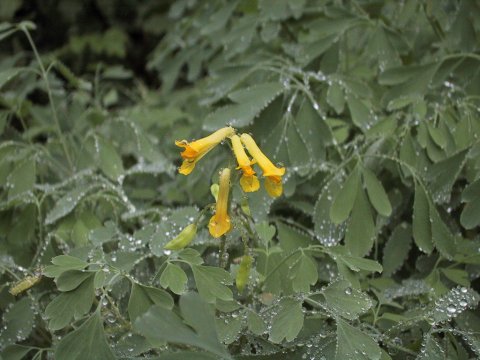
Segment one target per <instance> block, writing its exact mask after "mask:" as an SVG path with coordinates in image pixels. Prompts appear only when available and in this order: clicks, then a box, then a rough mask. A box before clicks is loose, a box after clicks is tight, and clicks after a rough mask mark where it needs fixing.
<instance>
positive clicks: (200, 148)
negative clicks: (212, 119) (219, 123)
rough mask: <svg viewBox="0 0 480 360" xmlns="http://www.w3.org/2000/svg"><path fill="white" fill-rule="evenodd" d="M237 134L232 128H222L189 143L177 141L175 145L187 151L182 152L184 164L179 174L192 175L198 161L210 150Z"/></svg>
mask: <svg viewBox="0 0 480 360" xmlns="http://www.w3.org/2000/svg"><path fill="white" fill-rule="evenodd" d="M234 133H235V130H234V129H233V128H232V127H230V126H227V127H224V128H221V129H219V130H217V131H215V132H214V133H212V134H210V135H208V136H206V137H204V138H201V139H198V140H195V141H192V142H188V141H187V140H181V141H178V140H177V141H175V145H177V146H179V147H183V148H184V149H185V150H183V152H181V155H182V158H183V159H184V160H183V163H182V166H181V167H180V169H179V173H180V174H183V175H188V174H190V173H191V172H192V171H193V169H194V168H195V164H196V163H197V161H198V160H200V159H201V158H202V157H204V156H205V155H206V154H207V153H208V152H209V151H210V150H212V149H213V148H214V147H215V146H217V145H218V144H219V143H220V142H222V141H223V140H225V138H227V137H229V136H232V135H233V134H234Z"/></svg>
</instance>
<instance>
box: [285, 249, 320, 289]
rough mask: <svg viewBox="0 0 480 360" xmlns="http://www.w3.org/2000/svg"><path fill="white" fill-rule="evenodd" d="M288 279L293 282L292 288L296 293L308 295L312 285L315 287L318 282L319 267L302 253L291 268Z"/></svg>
mask: <svg viewBox="0 0 480 360" xmlns="http://www.w3.org/2000/svg"><path fill="white" fill-rule="evenodd" d="M288 277H289V278H290V279H291V280H292V287H293V290H294V291H295V292H303V293H308V292H309V291H310V285H315V284H316V282H317V281H318V270H317V265H316V263H315V261H314V260H313V259H312V258H311V257H310V256H308V255H306V254H305V253H303V252H301V253H300V256H299V257H298V258H297V259H296V260H295V262H294V264H293V265H292V266H291V267H290V271H289V274H288Z"/></svg>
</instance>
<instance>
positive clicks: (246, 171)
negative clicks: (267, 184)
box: [230, 135, 260, 192]
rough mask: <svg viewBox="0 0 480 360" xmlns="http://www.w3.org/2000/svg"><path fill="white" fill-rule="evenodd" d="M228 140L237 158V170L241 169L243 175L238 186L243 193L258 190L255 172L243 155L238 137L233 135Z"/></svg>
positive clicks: (243, 150)
mask: <svg viewBox="0 0 480 360" xmlns="http://www.w3.org/2000/svg"><path fill="white" fill-rule="evenodd" d="M230 140H231V141H232V146H233V152H234V154H235V157H236V158H237V162H238V168H237V169H242V171H243V175H242V177H241V179H240V185H241V186H242V189H243V191H245V192H253V191H257V190H258V189H259V188H260V182H259V181H258V178H257V176H256V175H255V171H253V169H252V162H251V161H250V159H249V158H248V156H247V154H246V153H245V149H244V148H243V145H242V142H241V141H240V138H239V137H238V135H233V136H232V137H231V138H230Z"/></svg>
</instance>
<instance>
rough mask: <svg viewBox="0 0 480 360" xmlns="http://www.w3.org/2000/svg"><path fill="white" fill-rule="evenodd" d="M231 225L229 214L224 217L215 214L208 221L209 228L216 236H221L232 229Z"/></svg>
mask: <svg viewBox="0 0 480 360" xmlns="http://www.w3.org/2000/svg"><path fill="white" fill-rule="evenodd" d="M231 227H232V225H231V223H230V217H229V216H228V215H226V216H223V217H222V216H217V214H215V215H213V216H212V217H211V218H210V221H209V223H208V230H209V231H210V234H211V235H212V236H213V237H214V238H219V237H220V236H222V235H225V234H226V233H227V232H229V231H230V229H231Z"/></svg>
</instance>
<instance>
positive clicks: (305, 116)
mask: <svg viewBox="0 0 480 360" xmlns="http://www.w3.org/2000/svg"><path fill="white" fill-rule="evenodd" d="M295 124H296V126H297V129H298V131H299V133H300V135H301V136H302V138H303V139H304V140H305V144H306V146H307V148H308V150H309V151H310V157H311V158H312V159H313V160H316V162H320V160H321V159H320V158H319V157H320V154H323V153H324V152H325V146H327V145H330V144H331V143H332V142H333V134H332V130H331V129H330V128H329V126H328V125H327V123H326V121H325V119H324V118H323V117H322V116H320V114H319V113H318V111H317V110H315V108H314V107H313V106H312V103H311V102H310V100H308V99H304V100H303V102H302V104H301V106H300V109H299V110H298V113H297V115H296V116H295Z"/></svg>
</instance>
